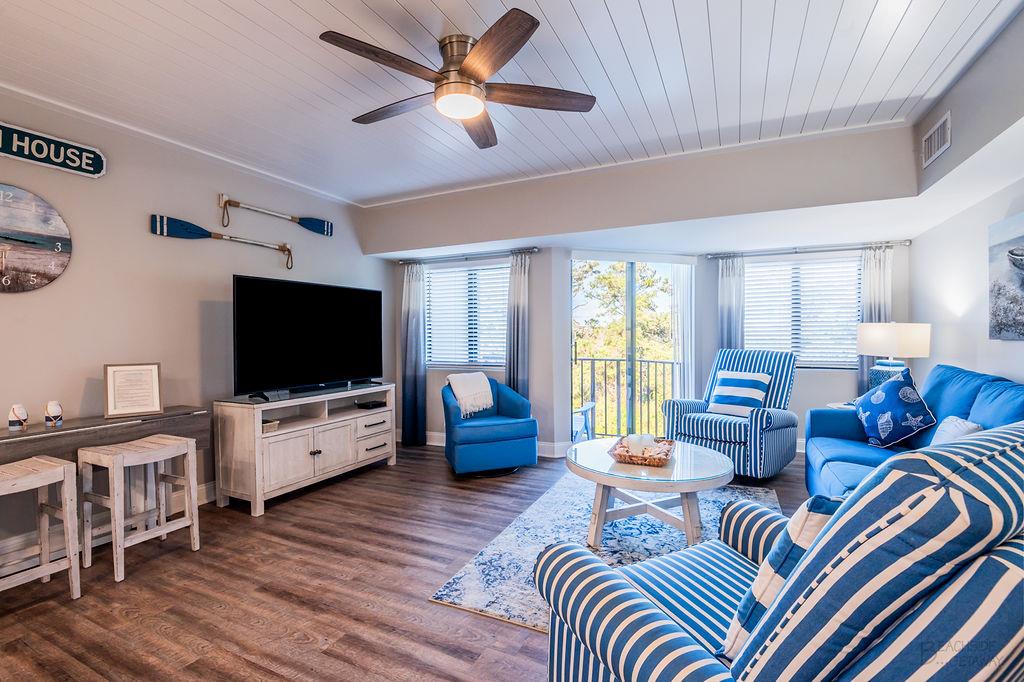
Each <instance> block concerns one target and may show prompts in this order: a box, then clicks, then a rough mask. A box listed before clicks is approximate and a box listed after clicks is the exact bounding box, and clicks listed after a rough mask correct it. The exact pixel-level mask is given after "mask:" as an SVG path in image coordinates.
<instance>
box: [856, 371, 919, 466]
mask: <svg viewBox="0 0 1024 682" xmlns="http://www.w3.org/2000/svg"><path fill="white" fill-rule="evenodd" d="M853 404H854V407H856V409H857V416H858V417H860V423H861V424H862V425H863V426H864V433H865V434H867V437H868V443H870V444H871V445H874V446H875V447H879V448H887V447H889V446H890V445H895V444H896V443H899V442H900V441H901V440H904V439H906V438H910V437H911V436H913V435H914V434H915V433H917V432H918V431H920V430H922V429H927V428H928V427H929V426H931V425H933V424H934V423H935V417H934V416H933V415H932V411H931V410H929V409H928V406H927V405H926V404H925V402H924V399H923V398H922V397H921V394H920V393H918V392H917V388H916V387H915V386H914V378H913V377H912V376H910V368H909V367H907V368H906V369H904V370H903V371H902V372H900V373H899V374H897V375H896V376H894V377H892V378H891V379H889V380H888V381H885V382H883V383H881V384H879V385H878V386H876V387H874V388H873V389H871V390H870V391H868V392H867V393H865V394H864V395H862V396H861V397H859V398H857V400H855V401H854V403H853Z"/></svg>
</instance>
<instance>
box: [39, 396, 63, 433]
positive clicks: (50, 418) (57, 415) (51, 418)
mask: <svg viewBox="0 0 1024 682" xmlns="http://www.w3.org/2000/svg"><path fill="white" fill-rule="evenodd" d="M43 420H44V421H45V424H46V425H47V426H49V427H57V426H60V425H61V424H63V423H64V408H63V407H61V405H60V403H59V402H57V401H56V400H51V401H50V402H48V403H46V410H45V411H44V413H43Z"/></svg>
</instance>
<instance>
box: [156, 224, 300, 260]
mask: <svg viewBox="0 0 1024 682" xmlns="http://www.w3.org/2000/svg"><path fill="white" fill-rule="evenodd" d="M149 231H150V232H152V233H153V234H155V235H157V236H159V237H176V238H177V239H223V240H224V241H227V242H238V243H239V244H249V245H251V246H262V247H263V248H265V249H274V250H275V251H280V252H281V253H283V254H284V255H285V256H287V260H286V261H285V267H287V268H288V269H289V270H291V269H292V266H293V265H294V264H295V259H294V258H293V257H292V247H291V246H289V245H288V244H271V243H270V242H260V241H256V240H255V239H246V238H245V237H236V236H234V235H230V234H221V233H220V232H210V231H209V230H207V229H206V228H203V227H199V226H198V225H195V224H193V223H190V222H187V221H184V220H178V219H177V218H169V217H167V216H165V215H151V216H149Z"/></svg>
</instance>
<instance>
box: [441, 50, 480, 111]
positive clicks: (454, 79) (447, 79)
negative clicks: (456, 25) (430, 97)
mask: <svg viewBox="0 0 1024 682" xmlns="http://www.w3.org/2000/svg"><path fill="white" fill-rule="evenodd" d="M474 45H476V38H474V37H473V36H467V35H465V34H463V33H455V34H452V35H450V36H445V37H444V38H441V40H439V41H438V48H439V49H440V50H441V59H442V60H444V66H442V67H441V68H440V69H439V70H438V73H439V74H440V78H438V79H437V81H436V82H435V87H434V101H435V102H436V101H437V100H438V99H440V98H441V97H443V96H444V95H453V94H461V95H472V96H473V97H479V98H480V99H484V88H483V83H478V82H477V81H475V80H473V79H472V78H467V77H466V76H463V75H462V74H460V73H459V69H460V68H462V62H463V60H464V59H465V58H466V55H467V54H469V51H470V49H472V47H473V46H474Z"/></svg>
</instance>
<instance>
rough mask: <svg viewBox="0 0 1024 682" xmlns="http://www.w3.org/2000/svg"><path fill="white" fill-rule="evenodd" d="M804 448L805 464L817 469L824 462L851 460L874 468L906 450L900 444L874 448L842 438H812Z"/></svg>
mask: <svg viewBox="0 0 1024 682" xmlns="http://www.w3.org/2000/svg"><path fill="white" fill-rule="evenodd" d="M804 450H805V451H806V455H807V466H813V467H817V468H819V469H820V468H821V467H822V466H823V465H824V464H825V462H852V463H854V464H862V465H864V466H867V467H869V468H871V469H874V468H875V467H876V466H878V465H879V464H881V463H882V462H884V461H885V460H887V459H889V458H890V457H892V456H893V455H898V454H899V453H901V452H906V448H904V447H903V446H902V445H893V446H892V447H890V448H876V447H874V446H872V445H868V444H867V443H864V442H862V441H857V440H845V439H843V438H812V439H810V440H809V441H807V443H806V445H805V447H804Z"/></svg>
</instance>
